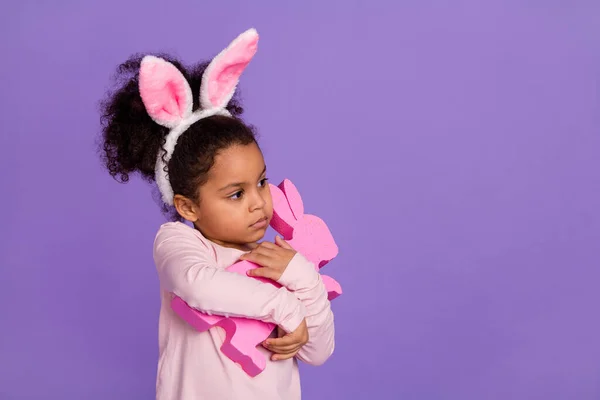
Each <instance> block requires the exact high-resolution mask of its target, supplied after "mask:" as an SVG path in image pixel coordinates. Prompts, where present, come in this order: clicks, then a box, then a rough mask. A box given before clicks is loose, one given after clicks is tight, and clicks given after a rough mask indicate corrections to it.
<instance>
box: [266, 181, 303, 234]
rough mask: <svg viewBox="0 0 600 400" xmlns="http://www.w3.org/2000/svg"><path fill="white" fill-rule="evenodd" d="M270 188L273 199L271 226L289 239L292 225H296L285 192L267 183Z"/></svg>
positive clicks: (292, 228) (292, 230)
mask: <svg viewBox="0 0 600 400" xmlns="http://www.w3.org/2000/svg"><path fill="white" fill-rule="evenodd" d="M269 187H270V188H271V198H272V199H273V218H272V219H271V226H272V227H273V229H275V230H276V231H277V232H278V233H279V234H281V235H282V236H283V238H284V239H285V240H290V239H291V238H292V236H293V233H294V226H295V225H296V222H297V221H296V217H295V216H294V214H293V213H292V210H291V209H290V204H289V203H288V200H287V198H286V197H285V194H284V193H283V192H282V191H281V189H279V188H278V187H277V186H275V185H271V184H269Z"/></svg>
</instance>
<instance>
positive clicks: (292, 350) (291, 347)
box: [267, 343, 302, 354]
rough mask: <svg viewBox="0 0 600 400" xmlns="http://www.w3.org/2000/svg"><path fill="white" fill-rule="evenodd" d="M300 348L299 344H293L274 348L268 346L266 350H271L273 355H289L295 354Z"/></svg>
mask: <svg viewBox="0 0 600 400" xmlns="http://www.w3.org/2000/svg"><path fill="white" fill-rule="evenodd" d="M301 347H302V344H301V343H294V344H291V345H289V346H283V347H276V346H268V347H267V349H269V350H271V351H272V352H273V353H277V354H289V353H295V352H297V351H298V350H300V348H301Z"/></svg>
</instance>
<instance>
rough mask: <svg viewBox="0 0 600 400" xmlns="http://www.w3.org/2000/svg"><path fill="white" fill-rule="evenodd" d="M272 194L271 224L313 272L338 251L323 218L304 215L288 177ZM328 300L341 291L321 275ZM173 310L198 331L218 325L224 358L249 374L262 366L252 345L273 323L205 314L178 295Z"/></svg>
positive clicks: (240, 267)
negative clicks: (223, 339) (305, 259)
mask: <svg viewBox="0 0 600 400" xmlns="http://www.w3.org/2000/svg"><path fill="white" fill-rule="evenodd" d="M269 186H270V189H271V195H272V197H273V219H272V220H271V227H272V228H273V229H275V231H277V232H278V233H279V234H281V235H282V236H283V238H284V239H285V240H287V241H288V243H289V244H290V245H291V246H292V247H293V248H294V249H296V250H297V251H298V252H300V253H301V254H302V255H303V256H304V257H306V258H307V259H308V260H310V261H311V262H313V263H314V265H315V269H317V271H318V270H319V269H320V268H321V267H323V266H324V265H325V264H327V263H328V262H329V261H331V260H332V259H333V258H334V257H335V256H336V255H337V254H338V247H337V245H336V244H335V241H334V239H333V236H332V235H331V232H330V231H329V229H328V228H327V225H326V224H325V222H323V220H321V219H320V218H319V217H316V216H314V215H309V214H304V205H303V203H302V198H301V197H300V194H299V193H298V190H297V189H296V187H295V186H294V185H293V184H292V182H290V181H289V180H287V179H286V180H284V181H283V182H281V184H280V185H279V186H278V187H277V186H274V185H269ZM254 268H257V265H256V264H254V263H251V262H249V261H240V262H237V263H235V264H233V265H232V266H231V267H229V268H227V270H228V271H231V272H236V273H239V274H242V275H246V272H247V271H248V270H250V269H254ZM254 279H259V280H260V281H263V282H267V283H270V284H272V285H274V286H276V287H281V285H279V284H278V283H276V282H273V281H271V280H268V279H263V278H254ZM322 279H323V283H324V285H325V288H326V289H327V293H328V298H329V300H333V299H335V298H336V297H338V296H339V295H341V294H342V289H341V287H340V284H339V283H338V282H336V281H335V280H334V279H333V278H330V277H328V276H325V275H322ZM171 307H172V308H173V310H174V311H175V312H176V313H177V314H178V315H179V316H180V317H181V318H183V319H184V320H185V321H186V322H187V323H189V324H190V325H191V326H193V327H194V328H195V329H196V330H198V331H199V332H204V331H206V330H208V329H210V328H212V327H215V326H219V327H221V328H223V329H224V330H225V333H226V337H225V341H224V343H223V345H222V346H221V351H222V352H223V354H225V355H226V356H227V357H228V358H230V359H231V360H233V361H234V362H237V363H239V364H240V365H241V367H242V369H243V370H244V371H245V372H246V373H247V374H248V375H250V376H253V377H254V376H256V375H258V374H259V373H260V372H262V371H263V370H264V369H265V366H266V360H265V357H264V355H263V354H261V353H260V352H259V351H258V350H257V349H256V347H257V346H258V345H259V343H261V342H263V341H264V340H265V339H267V338H268V337H269V335H270V334H271V333H272V332H273V329H275V325H273V324H270V323H265V322H262V321H257V320H252V319H248V318H238V317H235V318H226V317H222V316H216V315H206V314H204V313H202V312H200V311H198V310H195V309H193V308H191V307H189V306H188V305H187V303H185V302H184V301H183V300H182V299H181V298H179V297H176V296H175V297H174V298H173V300H172V302H171Z"/></svg>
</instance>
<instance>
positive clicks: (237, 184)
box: [219, 165, 267, 192]
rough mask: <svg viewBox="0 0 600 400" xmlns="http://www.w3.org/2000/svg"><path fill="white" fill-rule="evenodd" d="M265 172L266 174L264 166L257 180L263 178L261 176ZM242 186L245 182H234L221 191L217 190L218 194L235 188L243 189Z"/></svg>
mask: <svg viewBox="0 0 600 400" xmlns="http://www.w3.org/2000/svg"><path fill="white" fill-rule="evenodd" d="M265 172H267V166H266V165H265V167H264V168H263V170H262V172H261V173H260V175H259V178H260V177H261V176H263V175H264V174H265ZM244 184H245V182H234V183H230V184H229V185H227V186H223V187H222V188H221V189H219V192H223V191H225V190H228V189H233V188H236V187H243V186H244Z"/></svg>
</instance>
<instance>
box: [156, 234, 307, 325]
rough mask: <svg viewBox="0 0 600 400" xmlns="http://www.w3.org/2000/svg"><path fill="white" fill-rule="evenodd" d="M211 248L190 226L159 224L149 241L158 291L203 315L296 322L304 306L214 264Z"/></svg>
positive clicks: (286, 293) (278, 290) (286, 294)
mask: <svg viewBox="0 0 600 400" xmlns="http://www.w3.org/2000/svg"><path fill="white" fill-rule="evenodd" d="M213 251H214V250H213V249H212V248H211V247H210V245H208V244H207V243H206V242H205V241H203V240H201V239H200V237H199V236H197V234H196V233H194V230H193V229H191V228H190V227H187V226H185V225H183V224H181V225H164V226H163V227H162V228H161V230H160V231H159V233H158V234H157V236H156V239H155V242H154V261H155V263H156V268H157V271H158V276H159V280H160V284H161V287H162V289H163V290H166V291H168V292H171V293H173V294H175V295H176V296H179V297H180V298H181V299H183V300H184V301H185V302H186V303H187V304H188V305H189V306H190V307H193V308H195V309H197V310H200V311H202V312H204V313H206V314H214V315H223V316H229V317H246V318H251V319H256V320H261V321H265V322H270V323H274V324H276V325H279V326H281V327H282V328H284V329H285V330H287V331H293V330H295V329H296V328H297V327H298V326H299V325H300V323H301V322H302V320H303V319H304V318H305V314H306V310H305V307H304V305H303V304H302V302H301V301H299V299H298V298H297V297H296V296H295V295H294V293H291V292H289V291H288V290H287V289H286V288H285V287H281V288H276V287H275V286H273V285H270V284H267V283H263V282H260V281H258V280H256V279H253V278H249V277H246V276H242V275H239V274H236V273H233V272H228V271H226V270H225V269H223V268H218V266H217V265H216V261H215V259H214V253H212V254H211V252H213ZM240 254H241V252H240Z"/></svg>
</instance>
